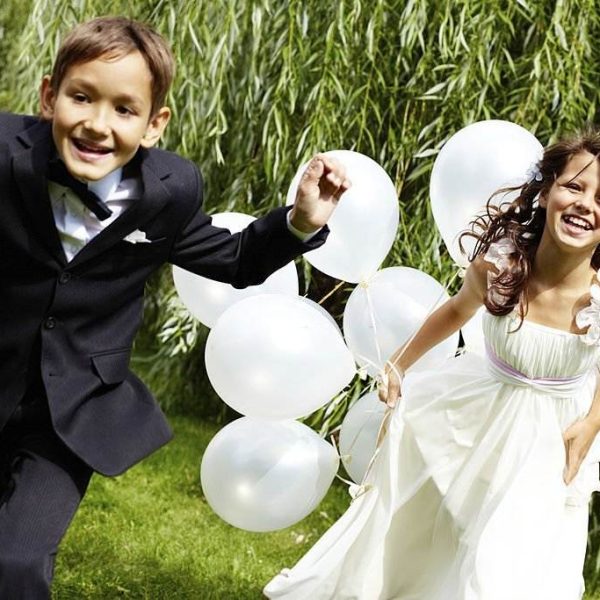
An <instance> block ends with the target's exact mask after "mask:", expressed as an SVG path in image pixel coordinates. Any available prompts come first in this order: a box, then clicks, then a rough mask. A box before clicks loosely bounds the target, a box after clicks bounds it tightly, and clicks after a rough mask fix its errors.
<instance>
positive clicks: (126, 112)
mask: <svg viewBox="0 0 600 600" xmlns="http://www.w3.org/2000/svg"><path fill="white" fill-rule="evenodd" d="M117 112H118V113H119V114H120V115H132V114H133V111H132V110H131V109H130V108H128V107H127V106H117Z"/></svg>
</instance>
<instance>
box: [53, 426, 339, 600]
mask: <svg viewBox="0 0 600 600" xmlns="http://www.w3.org/2000/svg"><path fill="white" fill-rule="evenodd" d="M171 423H172V425H173V426H174V429H175V433H176V436H175V439H174V440H173V441H172V442H171V443H170V444H168V445H167V446H165V447H164V448H162V449H161V450H160V451H158V452H157V453H155V454H154V455H152V456H151V457H150V458H148V459H146V460H145V461H143V462H142V463H141V464H139V465H136V466H135V467H134V468H132V469H130V470H129V471H128V472H127V473H125V474H124V475H122V476H120V477H117V478H113V479H108V478H104V477H99V476H96V477H94V478H93V479H92V482H91V484H90V489H89V491H88V494H87V495H86V498H85V500H84V502H83V504H82V505H81V508H80V510H79V512H78V514H77V516H76V518H75V521H74V523H73V526H72V527H71V528H70V530H69V531H68V533H67V536H66V537H65V540H64V543H63V545H62V547H61V551H60V552H59V555H58V559H57V565H56V579H55V585H54V598H55V599H56V600H66V599H69V600H71V599H72V600H75V599H77V600H80V599H82V598H97V599H102V600H106V599H108V598H148V599H152V600H159V599H163V598H164V599H165V600H166V599H169V600H174V599H184V598H185V599H188V598H194V599H201V600H211V599H215V600H216V599H219V600H228V599H232V600H233V599H235V600H242V599H250V598H260V597H261V589H262V587H263V586H264V585H265V583H266V582H267V581H268V580H269V579H270V578H271V577H272V576H273V575H275V574H276V573H277V572H278V571H279V570H280V569H281V568H282V567H284V566H291V565H292V564H293V563H294V562H295V561H296V560H298V558H299V557H300V556H301V555H302V554H303V553H304V552H306V550H307V549H308V548H309V547H310V546H311V545H312V544H313V543H314V542H315V541H316V539H317V538H318V537H319V536H320V534H321V533H322V532H323V531H324V530H325V529H326V528H327V527H328V526H329V525H330V524H331V523H332V522H333V521H334V520H335V518H337V517H338V516H339V515H340V514H341V512H342V511H343V510H344V507H345V506H346V504H347V503H348V500H349V496H348V494H347V492H346V488H345V486H343V485H334V486H333V487H332V489H331V490H330V492H329V494H328V496H327V498H326V499H325V500H324V501H323V502H322V503H321V505H320V506H319V508H318V509H317V510H316V511H315V512H314V513H313V514H312V515H310V516H309V517H308V518H306V519H305V520H304V521H302V522H301V523H300V524H298V525H295V526H293V527H291V528H289V529H286V530H284V531H280V532H276V533H269V534H256V533H249V532H246V531H241V530H239V529H236V528H234V527H231V526H229V525H227V524H226V523H225V522H224V521H222V520H221V519H220V518H219V517H217V516H216V515H215V514H214V513H213V512H212V510H211V509H210V507H209V506H208V504H207V503H206V501H205V500H204V497H203V495H202V491H201V488H200V484H199V467H200V459H201V455H202V452H203V450H204V448H205V447H206V445H207V444H208V442H209V440H210V438H211V437H212V436H213V435H214V434H215V433H216V431H217V429H216V428H215V426H213V425H208V424H205V423H201V422H198V421H194V420H191V419H189V418H181V417H180V418H172V419H171Z"/></svg>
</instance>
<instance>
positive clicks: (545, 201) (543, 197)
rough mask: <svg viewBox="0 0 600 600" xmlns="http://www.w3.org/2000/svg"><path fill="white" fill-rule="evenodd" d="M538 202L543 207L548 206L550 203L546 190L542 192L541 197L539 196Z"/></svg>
mask: <svg viewBox="0 0 600 600" xmlns="http://www.w3.org/2000/svg"><path fill="white" fill-rule="evenodd" d="M538 204H539V205H540V206H541V207H542V208H546V206H547V205H548V199H547V198H546V192H540V197H539V198H538Z"/></svg>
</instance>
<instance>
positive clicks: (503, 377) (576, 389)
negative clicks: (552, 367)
mask: <svg viewBox="0 0 600 600" xmlns="http://www.w3.org/2000/svg"><path fill="white" fill-rule="evenodd" d="M485 350H486V353H487V357H488V369H489V371H490V373H491V375H492V376H493V377H494V379H496V380H498V381H499V382H501V383H506V384H509V385H516V386H519V387H529V388H532V389H534V390H537V391H539V392H544V393H545V394H549V395H551V396H556V397H572V396H576V395H578V394H579V393H581V391H582V389H583V387H584V386H585V384H586V382H587V380H588V377H590V375H592V372H591V371H588V372H586V373H581V374H580V375H574V376H572V377H527V375H525V374H524V373H521V371H518V370H517V369H515V368H514V367H513V366H511V365H509V364H508V363H506V362H504V361H503V360H502V359H501V358H499V357H498V356H497V355H496V354H495V352H494V351H493V350H492V348H491V347H490V346H489V345H488V344H486V345H485Z"/></svg>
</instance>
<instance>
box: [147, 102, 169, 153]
mask: <svg viewBox="0 0 600 600" xmlns="http://www.w3.org/2000/svg"><path fill="white" fill-rule="evenodd" d="M170 118H171V109H170V108H169V107H168V106H163V107H162V108H161V109H159V110H158V111H157V112H156V113H155V114H154V116H153V117H150V120H149V121H148V126H147V127H146V133H144V137H142V141H141V145H142V146H143V147H144V148H151V147H152V146H155V145H156V144H157V143H158V140H160V136H161V135H162V134H163V131H164V130H165V127H166V126H167V123H168V122H169V119H170Z"/></svg>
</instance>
